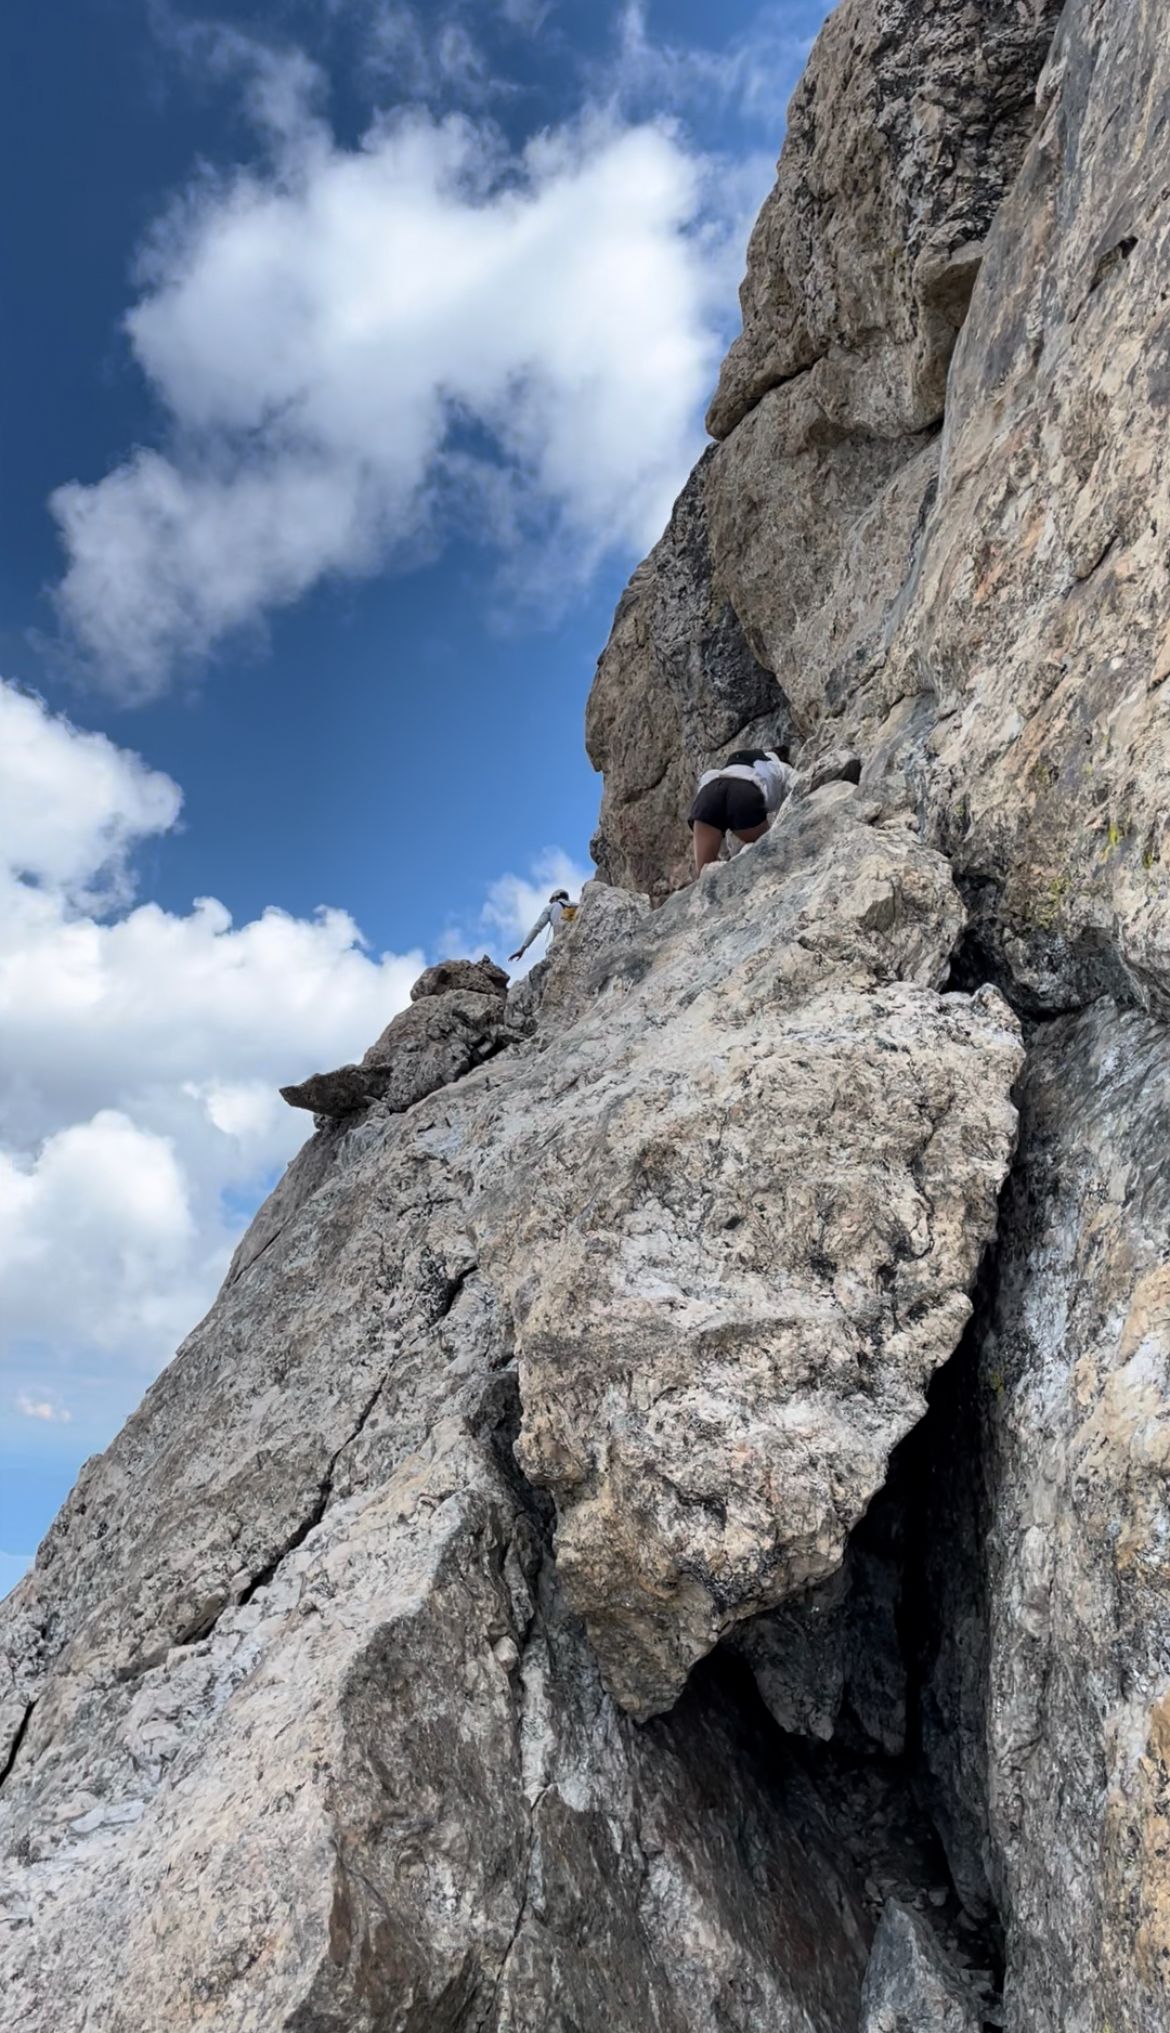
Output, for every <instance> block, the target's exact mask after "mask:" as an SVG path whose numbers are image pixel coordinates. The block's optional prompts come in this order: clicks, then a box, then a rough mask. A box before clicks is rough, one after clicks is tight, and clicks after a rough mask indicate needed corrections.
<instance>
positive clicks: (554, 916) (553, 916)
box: [519, 902, 565, 954]
mask: <svg viewBox="0 0 1170 2033" xmlns="http://www.w3.org/2000/svg"><path fill="white" fill-rule="evenodd" d="M564 915H565V906H564V904H563V903H560V902H557V903H551V902H550V903H547V904H546V905H545V907H544V909H543V910H542V912H541V914H540V916H539V917H538V919H537V920H536V923H535V924H534V925H533V927H532V930H531V931H530V932H529V934H528V937H527V938H526V939H525V941H524V944H523V945H522V946H521V947H520V949H519V951H520V952H521V953H522V954H523V953H527V951H528V948H529V947H530V946H531V944H532V941H533V940H534V939H539V937H540V935H541V933H542V932H543V931H544V930H545V929H546V927H547V929H548V930H550V931H551V933H552V936H553V938H554V939H555V938H556V936H557V930H558V928H559V926H560V924H561V921H562V919H563V918H564Z"/></svg>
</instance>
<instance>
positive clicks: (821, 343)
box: [708, 0, 1060, 438]
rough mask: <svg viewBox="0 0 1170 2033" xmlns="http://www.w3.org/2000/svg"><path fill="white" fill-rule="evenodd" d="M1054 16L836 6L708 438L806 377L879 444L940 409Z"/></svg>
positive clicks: (784, 166)
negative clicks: (770, 394)
mask: <svg viewBox="0 0 1170 2033" xmlns="http://www.w3.org/2000/svg"><path fill="white" fill-rule="evenodd" d="M1059 12H1060V8H1059V5H1058V4H1055V0H975V4H973V5H969V6H947V5H941V6H925V7H924V6H923V5H922V4H921V0H845V4H844V5H842V6H840V7H838V8H837V9H836V10H835V12H834V13H832V14H831V15H830V16H829V19H828V21H827V22H826V24H825V27H824V29H823V30H822V32H821V34H820V36H819V37H818V40H817V44H816V47H815V49H814V51H813V55H812V57H811V59H810V61H809V64H808V68H807V69H806V71H805V74H804V77H803V78H802V80H801V82H800V84H799V85H798V86H797V89H796V92H795V93H794V95H793V99H792V104H791V106H790V107H789V111H788V131H787V135H786V137H785V142H784V151H783V154H782V155H781V158H780V165H779V174H778V176H777V180H776V184H775V187H774V189H773V191H772V193H771V196H770V197H769V198H768V199H767V201H766V202H765V204H764V208H763V210H762V212H761V213H760V216H759V219H758V221H757V222H756V227H755V231H754V232H753V234H752V238H751V244H750V246H749V249H748V270H747V277H746V280H745V281H744V284H743V288H742V290H741V292H740V305H741V308H742V311H743V327H744V328H743V333H742V335H741V337H740V338H738V339H737V340H736V341H735V343H734V345H733V346H732V348H731V351H730V353H729V354H728V356H727V359H726V361H725V362H724V366H723V371H722V373H721V375H720V377H719V389H718V392H717V394H716V396H715V399H714V401H713V403H712V404H711V409H710V413H709V416H708V424H709V426H710V429H711V432H712V434H713V436H715V437H717V438H725V437H727V435H728V433H729V432H730V431H732V430H733V429H734V428H735V426H736V425H737V424H738V423H740V422H742V420H743V418H744V417H745V416H746V415H747V414H748V412H749V410H751V409H753V408H754V407H755V405H756V404H757V403H758V402H759V401H760V400H761V398H762V397H763V396H765V395H766V394H767V392H768V390H769V389H772V388H777V387H779V386H781V385H782V384H783V383H785V382H791V381H794V380H795V379H796V377H798V376H807V377H808V393H809V396H810V398H811V400H812V402H813V404H814V405H815V407H816V408H817V409H819V410H820V411H821V412H822V413H823V415H824V416H825V418H826V419H827V420H828V421H829V422H831V423H837V424H847V425H849V426H850V427H851V428H853V429H858V430H863V431H865V432H867V433H868V434H869V435H871V436H873V437H875V438H899V437H906V436H910V435H912V434H913V433H914V432H916V431H920V430H922V429H924V428H925V426H927V425H928V424H931V423H934V422H936V421H937V420H938V418H939V417H940V416H941V415H942V410H943V396H944V390H945V386H946V374H947V365H948V362H949V360H950V355H951V348H952V346H953V345H954V341H955V334H956V332H957V331H958V329H959V326H960V325H961V323H962V321H963V316H964V313H965V311H966V307H967V301H968V298H969V297H970V294H971V285H972V283H973V282H974V279H975V275H976V273H977V270H978V266H979V257H980V254H981V253H982V242H983V239H984V236H985V234H986V233H987V230H988V228H989V226H990V225H991V222H992V220H993V219H994V217H995V214H996V211H997V209H998V207H999V204H1000V201H1001V199H1002V197H1003V194H1004V191H1005V190H1006V188H1007V187H1008V185H1009V183H1010V181H1011V179H1012V177H1013V176H1014V174H1015V171H1016V169H1017V167H1018V165H1019V162H1020V158H1021V156H1022V154H1023V151H1024V147H1025V145H1026V143H1027V140H1028V137H1029V134H1030V131H1031V123H1032V104H1031V102H1032V88H1033V86H1034V84H1035V82H1036V77H1037V74H1038V72H1039V70H1040V66H1041V64H1042V63H1043V61H1044V57H1045V54H1046V52H1047V49H1048V43H1049V40H1050V38H1051V34H1052V30H1053V28H1054V26H1055V24H1056V20H1057V17H1058V15H1059Z"/></svg>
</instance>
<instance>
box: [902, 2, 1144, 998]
mask: <svg viewBox="0 0 1170 2033" xmlns="http://www.w3.org/2000/svg"><path fill="white" fill-rule="evenodd" d="M1165 31H1166V17H1165V10H1164V9H1163V7H1162V6H1161V5H1159V4H1158V0H1133V4H1127V5H1126V6H1124V7H1122V6H1120V5H1115V4H1110V5H1093V4H1090V0H1070V5H1069V7H1068V8H1067V10H1066V13H1065V16H1064V19H1063V21H1062V24H1061V29H1060V34H1059V36H1058V39H1057V42H1056V44H1055V46H1054V49H1053V53H1052V59H1051V62H1050V64H1049V67H1048V70H1047V72H1046V74H1045V77H1044V80H1043V83H1042V86H1041V91H1040V99H1041V108H1042V116H1043V119H1042V126H1041V128H1040V131H1039V133H1038V134H1037V136H1036V139H1035V141H1034V142H1033V144H1032V147H1031V149H1030V151H1029V154H1028V157H1027V160H1026V162H1025V165H1024V168H1023V170H1022V172H1021V175H1020V178H1019V180H1018V182H1017V184H1016V186H1015V189H1014V190H1013V192H1012V193H1011V195H1010V197H1009V198H1008V200H1007V202H1006V203H1005V205H1004V207H1003V210H1002V212H1001V213H1000V216H999V218H998V219H997V221H996V224H995V227H994V229H993V231H992V233H991V235H990V236H989V240H988V249H987V257H986V261H985V264H984V269H983V272H982V274H981V277H980V281H979V285H978V287H977V289H976V292H975V297H974V300H973V303H972V308H971V314H970V316H969V319H968V321H967V324H966V326H965V327H964V331H963V336H962V339H961V341H960V344H959V347H958V350H957V352H956V356H955V360H954V365H953V369H952V375H951V383H950V397H949V404H948V411H947V424H946V431H945V434H944V449H943V460H942V469H941V477H940V483H939V494H938V502H937V506H936V508H935V511H934V514H933V516H932V519H931V524H930V527H929V530H928V532H927V537H926V541H925V544H924V547H923V551H922V557H921V562H920V566H919V571H918V577H917V582H916V585H915V587H914V591H913V597H912V599H911V601H910V603H909V607H908V611H907V614H906V617H905V621H904V623H903V625H902V627H901V629H900V631H899V633H898V636H897V638H896V640H895V642H894V644H893V646H892V649H891V657H890V663H891V668H890V671H889V674H888V683H889V686H890V688H891V691H892V692H898V691H900V692H903V693H906V694H911V693H926V694H927V695H928V697H929V699H930V702H931V707H932V712H931V721H932V722H933V726H932V727H931V729H930V731H929V733H928V734H927V736H926V738H925V739H923V738H922V736H921V735H920V734H915V735H914V736H913V737H912V739H911V741H910V743H909V744H908V750H909V756H910V768H911V773H912V776H913V779H914V794H915V796H916V798H917V799H918V801H919V802H920V805H921V807H922V809H923V810H924V812H925V814H926V816H927V820H928V823H929V825H930V828H931V831H932V835H933V837H934V838H935V839H936V840H937V841H938V842H939V844H940V845H942V846H943V847H944V848H945V850H946V851H947V852H948V853H949V854H950V855H951V856H952V858H953V859H954V862H955V865H956V868H957V870H958V872H959V874H960V878H961V880H962V882H963V885H964V888H965V890H966V892H967V894H968V895H969V896H970V898H971V900H972V904H973V908H974V912H975V917H976V928H977V931H978V933H979V936H980V938H981V939H982V940H983V942H984V944H985V946H986V948H987V951H988V953H989V955H991V956H992V957H993V959H994V962H995V964H996V965H997V966H998V967H999V968H1000V969H1001V970H1002V972H1003V974H1004V976H1005V978H1006V977H1010V978H1011V980H1012V981H1013V982H1014V983H1015V986H1016V992H1018V993H1019V994H1020V995H1021V996H1022V997H1025V998H1026V999H1027V1001H1028V1003H1029V1004H1030V1005H1031V1006H1033V1007H1036V1008H1039V1009H1046V1010H1059V1009H1066V1008H1070V1007H1074V1006H1075V1005H1077V1004H1078V1003H1081V1002H1083V1001H1085V1000H1087V999H1089V998H1091V997H1092V996H1094V995H1098V994H1100V993H1102V992H1103V991H1104V992H1106V993H1116V994H1120V995H1121V996H1122V997H1123V998H1125V999H1132V998H1134V997H1137V998H1140V999H1141V1000H1143V1001H1144V1002H1146V1004H1147V1005H1148V1006H1149V1007H1150V1008H1151V1009H1156V1010H1158V1011H1159V1012H1160V1013H1161V1014H1163V1015H1165V1014H1166V1013H1167V1011H1168V1010H1170V869H1168V858H1167V857H1168V847H1167V798H1166V784H1167V780H1168V777H1170V716H1168V713H1167V700H1168V696H1170V632H1168V630H1170V564H1168V560H1167V551H1166V545H1165V543H1164V541H1163V537H1164V533H1165V529H1166V526H1167V522H1168V520H1170V449H1168V443H1170V441H1168V437H1167V429H1166V423H1167V409H1168V404H1170V377H1168V376H1167V371H1166V357H1167V345H1168V329H1170V328H1168V322H1167V318H1168V313H1167V297H1166V275H1167V268H1168V265H1170V220H1168V218H1167V208H1166V202H1165V192H1166V187H1167V181H1168V179H1170V131H1168V129H1167V125H1166V121H1165V118H1164V109H1165V102H1166V94H1167V91H1170V42H1168V40H1167V36H1166V32H1165Z"/></svg>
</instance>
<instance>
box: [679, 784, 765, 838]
mask: <svg viewBox="0 0 1170 2033" xmlns="http://www.w3.org/2000/svg"><path fill="white" fill-rule="evenodd" d="M767 817H768V808H767V806H766V805H765V803H764V793H763V791H762V790H761V789H760V787H759V785H758V784H749V783H748V781H747V778H746V777H741V776H717V777H716V778H715V781H714V783H710V784H704V785H703V788H702V790H701V791H700V792H699V794H698V796H697V798H696V799H695V802H694V804H693V805H692V806H691V809H690V811H689V812H688V813H687V825H688V826H693V825H694V823H695V821H696V819H700V820H701V821H702V823H703V825H704V826H714V827H715V829H716V831H717V832H719V833H750V832H751V831H752V830H753V828H754V827H756V826H763V825H764V824H766V822H767Z"/></svg>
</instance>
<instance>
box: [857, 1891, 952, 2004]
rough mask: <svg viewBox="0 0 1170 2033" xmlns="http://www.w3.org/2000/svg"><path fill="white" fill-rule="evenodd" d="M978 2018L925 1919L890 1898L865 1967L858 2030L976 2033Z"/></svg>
mask: <svg viewBox="0 0 1170 2033" xmlns="http://www.w3.org/2000/svg"><path fill="white" fill-rule="evenodd" d="M981 2024H982V2020H981V2018H980V2017H979V2016H978V2015H977V2012H976V2008H975V2001H974V1999H973V1998H971V1997H969V1996H968V1995H967V1993H966V1991H965V1990H964V1989H963V1988H962V1987H961V1985H960V1983H959V1982H958V1980H957V1979H956V1977H955V1974H954V1972H953V1971H952V1970H950V1969H948V1967H947V1964H946V1961H945V1959H944V1957H943V1955H942V1952H941V1950H940V1949H939V1947H938V1945H937V1944H936V1942H935V1940H934V1937H933V1936H932V1934H931V1931H930V1927H929V1925H928V1923H927V1922H926V1921H925V1920H923V1919H921V1918H920V1917H919V1915H918V1914H916V1913H913V1912H911V1911H910V1910H909V1909H908V1908H907V1907H905V1906H900V1905H899V1904H898V1903H897V1901H896V1900H893V1899H891V1900H890V1902H889V1904H888V1905H887V1907H886V1910H885V1912H884V1913H883V1915H882V1922H881V1926H880V1927H879V1928H878V1931H877V1934H876V1936H875V1938H874V1944H873V1951H872V1954H871V1955H870V1959H869V1968H868V1969H867V1970H866V1973H865V1986H864V1989H863V1991H862V1994H861V2033H980V2026H981Z"/></svg>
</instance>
